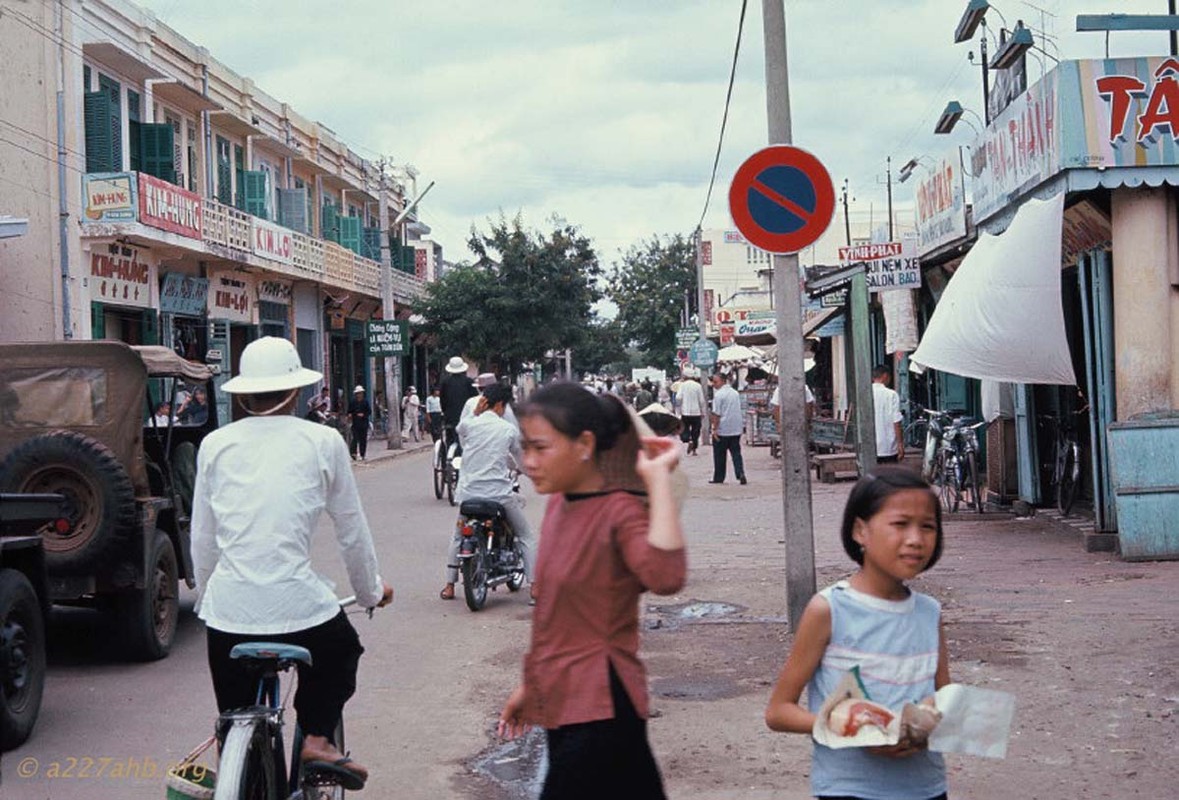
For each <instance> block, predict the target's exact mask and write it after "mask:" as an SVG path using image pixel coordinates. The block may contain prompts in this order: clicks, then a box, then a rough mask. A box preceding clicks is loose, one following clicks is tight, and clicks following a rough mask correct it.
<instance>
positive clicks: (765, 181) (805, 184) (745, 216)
mask: <svg viewBox="0 0 1179 800" xmlns="http://www.w3.org/2000/svg"><path fill="white" fill-rule="evenodd" d="M729 212H730V213H731V214H732V215H733V222H734V223H736V225H737V229H738V230H740V231H741V233H742V234H744V235H745V238H746V239H747V240H748V241H749V243H750V244H751V245H753V246H754V247H758V248H761V249H762V250H766V251H768V252H770V253H797V252H798V251H799V250H802V249H803V248H806V247H809V246H810V245H812V244H814V243H815V242H816V241H817V240H818V238H819V237H820V236H822V235H823V232H824V231H825V230H827V226H828V225H830V224H831V218H832V216H833V215H834V214H835V187H834V186H833V185H832V184H831V176H830V175H829V174H828V172H827V168H826V167H824V166H823V164H822V162H820V161H819V159H817V158H815V157H814V156H813V155H811V154H810V153H808V152H807V151H806V150H802V149H800V148H798V147H792V146H789V145H781V144H777V145H772V146H770V147H767V148H765V149H764V150H759V151H757V152H756V153H754V154H753V155H752V156H750V157H749V158H748V159H746V161H745V163H744V164H742V165H741V166H740V168H738V170H737V174H736V175H734V176H733V183H732V185H731V186H730V187H729Z"/></svg>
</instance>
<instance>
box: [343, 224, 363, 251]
mask: <svg viewBox="0 0 1179 800" xmlns="http://www.w3.org/2000/svg"><path fill="white" fill-rule="evenodd" d="M360 230H361V219H360V217H340V244H342V245H343V246H344V247H347V248H348V249H349V250H351V251H352V252H353V253H356V254H358V255H359V254H360V242H361V233H360Z"/></svg>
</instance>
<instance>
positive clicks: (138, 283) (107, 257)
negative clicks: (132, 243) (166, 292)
mask: <svg viewBox="0 0 1179 800" xmlns="http://www.w3.org/2000/svg"><path fill="white" fill-rule="evenodd" d="M144 255H145V254H144V253H143V252H142V251H141V250H139V249H138V248H135V247H128V246H124V245H109V246H100V248H99V249H98V250H96V251H93V252H91V253H90V299H91V300H92V301H94V302H96V303H108V304H110V305H116V306H132V307H134V308H151V305H152V302H151V287H152V286H154V285H155V282H156V281H155V276H156V269H155V267H154V266H153V265H151V264H149V263H148V262H147V259H146V258H145V257H144Z"/></svg>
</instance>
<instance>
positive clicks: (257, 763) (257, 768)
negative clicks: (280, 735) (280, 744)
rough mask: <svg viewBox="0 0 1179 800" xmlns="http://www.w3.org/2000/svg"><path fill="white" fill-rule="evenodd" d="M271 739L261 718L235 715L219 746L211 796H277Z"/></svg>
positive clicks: (257, 799)
mask: <svg viewBox="0 0 1179 800" xmlns="http://www.w3.org/2000/svg"><path fill="white" fill-rule="evenodd" d="M273 742H274V737H273V736H272V735H271V731H270V726H269V725H268V724H267V722H266V720H265V719H264V718H262V717H253V718H244V719H235V720H234V721H233V725H232V726H231V727H230V729H229V733H228V734H227V735H226V737H225V744H224V745H223V746H222V748H221V759H220V761H219V763H218V768H217V788H216V789H215V790H214V794H213V800H279V796H278V791H279V790H278V774H277V770H276V769H275V758H274V751H273V750H272V747H273Z"/></svg>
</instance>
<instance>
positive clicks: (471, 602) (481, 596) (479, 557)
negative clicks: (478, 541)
mask: <svg viewBox="0 0 1179 800" xmlns="http://www.w3.org/2000/svg"><path fill="white" fill-rule="evenodd" d="M486 557H487V554H486V552H485V551H484V550H483V548H482V547H480V548H479V549H478V550H476V551H475V554H474V555H473V556H471V557H470V558H468V559H464V560H463V597H464V598H466V601H467V608H469V609H471V610H472V611H478V610H479V609H481V608H483V604H484V603H486V602H487V562H486V560H485V559H486Z"/></svg>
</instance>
